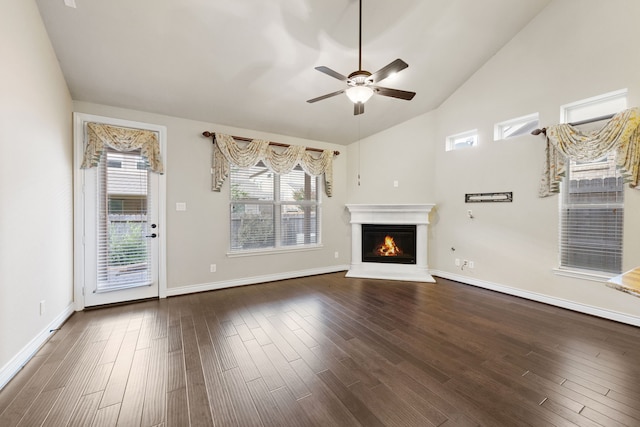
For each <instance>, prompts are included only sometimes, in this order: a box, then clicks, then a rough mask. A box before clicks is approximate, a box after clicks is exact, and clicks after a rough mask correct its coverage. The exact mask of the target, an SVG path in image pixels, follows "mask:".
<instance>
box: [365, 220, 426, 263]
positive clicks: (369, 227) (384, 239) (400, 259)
mask: <svg viewBox="0 0 640 427" xmlns="http://www.w3.org/2000/svg"><path fill="white" fill-rule="evenodd" d="M362 261H363V262H384V263H390V264H415V263H416V226H415V225H404V224H402V225H397V224H362Z"/></svg>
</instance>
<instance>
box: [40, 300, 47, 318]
mask: <svg viewBox="0 0 640 427" xmlns="http://www.w3.org/2000/svg"><path fill="white" fill-rule="evenodd" d="M45 313H46V307H45V300H42V301H40V316H44V314H45Z"/></svg>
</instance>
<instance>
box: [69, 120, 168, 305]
mask: <svg viewBox="0 0 640 427" xmlns="http://www.w3.org/2000/svg"><path fill="white" fill-rule="evenodd" d="M86 122H99V123H106V124H109V125H113V126H124V127H131V128H138V129H148V130H152V131H156V132H158V136H159V142H160V152H161V153H162V161H163V163H164V170H165V173H164V174H163V175H159V176H158V245H159V247H158V297H160V298H166V296H167V207H166V199H167V177H166V173H167V164H166V163H167V156H166V152H167V127H166V126H162V125H154V124H150V123H142V122H135V121H131V120H122V119H115V118H111V117H104V116H97V115H93V114H86V113H78V112H74V113H73V202H74V208H73V213H74V226H73V242H74V249H73V252H74V253H73V259H74V262H73V264H74V268H73V270H74V272H73V296H74V298H73V299H74V301H75V310H76V311H82V310H84V307H85V304H84V300H85V298H84V292H83V287H84V277H85V271H84V265H85V259H84V229H85V221H84V219H85V214H84V173H82V169H81V168H80V165H81V164H82V157H83V155H84V123H86Z"/></svg>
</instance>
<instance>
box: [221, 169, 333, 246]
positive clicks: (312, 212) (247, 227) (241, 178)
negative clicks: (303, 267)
mask: <svg viewBox="0 0 640 427" xmlns="http://www.w3.org/2000/svg"><path fill="white" fill-rule="evenodd" d="M230 185H231V248H230V249H231V251H232V252H242V251H252V250H253V251H255V250H269V249H278V248H297V247H307V246H315V245H318V244H319V243H320V235H319V229H320V227H319V223H320V191H319V187H320V185H321V184H320V180H319V179H318V177H312V176H309V175H308V174H306V173H305V172H304V171H303V170H302V168H301V167H300V166H297V167H296V168H295V169H294V170H292V171H291V172H290V173H288V174H286V175H279V174H276V173H274V172H272V171H270V170H269V169H267V167H266V166H265V165H264V163H262V162H260V163H258V164H257V165H256V166H253V167H251V168H247V169H240V168H237V167H235V166H232V167H231V172H230Z"/></svg>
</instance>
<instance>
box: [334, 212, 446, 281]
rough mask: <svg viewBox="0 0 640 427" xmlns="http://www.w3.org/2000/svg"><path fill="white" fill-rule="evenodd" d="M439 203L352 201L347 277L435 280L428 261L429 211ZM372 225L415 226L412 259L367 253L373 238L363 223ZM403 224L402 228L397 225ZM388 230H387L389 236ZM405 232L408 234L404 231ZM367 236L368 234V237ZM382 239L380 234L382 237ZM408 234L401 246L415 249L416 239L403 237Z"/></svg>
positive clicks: (391, 226) (401, 229)
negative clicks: (371, 203) (357, 202)
mask: <svg viewBox="0 0 640 427" xmlns="http://www.w3.org/2000/svg"><path fill="white" fill-rule="evenodd" d="M434 206H435V205H433V204H420V205H418V204H416V205H391V204H375V205H369V204H349V205H347V209H348V210H349V213H350V214H351V266H350V268H349V271H348V272H347V275H346V276H347V277H361V278H370V279H390V280H406V281H415V282H431V283H433V282H435V280H434V279H433V277H431V275H430V274H429V268H428V263H427V241H428V225H429V213H430V212H431V209H433V207H434ZM370 226H373V228H374V229H376V228H377V229H382V227H378V226H384V227H386V228H391V229H394V230H396V231H397V230H400V231H401V232H404V231H403V230H407V229H406V228H404V227H405V226H410V227H415V252H414V255H415V256H414V257H413V258H414V260H412V262H405V261H403V262H398V260H397V259H396V260H390V259H389V258H396V257H384V258H385V259H382V260H381V259H380V258H382V257H380V258H372V257H369V256H367V253H368V252H370V248H368V247H369V246H371V242H364V243H365V244H366V245H365V246H363V227H364V229H365V230H366V229H367V228H369V227H370ZM396 226H399V228H396ZM387 234H388V233H385V236H386V235H387ZM403 236H404V235H403ZM365 239H367V237H365ZM378 239H379V238H378ZM403 239H406V237H400V238H399V240H401V242H400V243H401V244H400V245H399V246H405V247H406V246H407V245H409V246H410V248H409V249H411V250H412V245H413V243H411V242H409V243H407V242H406V241H402V240H403Z"/></svg>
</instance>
